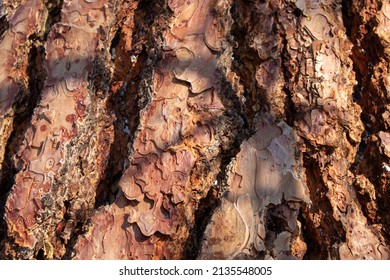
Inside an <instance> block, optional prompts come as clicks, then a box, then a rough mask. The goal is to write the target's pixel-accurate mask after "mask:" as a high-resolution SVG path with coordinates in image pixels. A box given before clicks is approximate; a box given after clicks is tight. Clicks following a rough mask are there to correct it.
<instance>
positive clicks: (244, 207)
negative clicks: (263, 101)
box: [200, 118, 310, 259]
mask: <svg viewBox="0 0 390 280" xmlns="http://www.w3.org/2000/svg"><path fill="white" fill-rule="evenodd" d="M259 123H260V126H259V127H258V131H257V133H256V134H255V135H254V136H252V137H251V138H250V139H249V140H247V141H246V142H244V143H243V144H242V146H241V150H240V152H239V153H238V155H237V158H236V160H235V162H234V163H233V168H232V171H231V174H230V175H229V179H228V183H229V192H228V194H227V195H226V197H224V198H223V201H222V205H221V207H220V208H219V209H218V210H217V211H216V213H215V214H214V215H213V217H212V220H211V222H210V224H209V225H208V226H207V229H206V232H205V237H204V238H205V240H204V242H203V246H202V251H201V253H200V258H201V259H213V258H220V259H232V258H247V257H251V255H252V254H254V252H255V251H257V252H263V253H266V254H267V250H276V251H277V250H280V251H283V252H289V251H290V253H289V256H290V257H291V250H290V249H289V248H290V246H291V243H292V241H291V240H290V238H284V239H281V238H278V239H276V240H274V243H273V247H274V248H272V247H271V246H270V244H269V243H270V242H269V240H268V241H266V238H269V235H270V233H269V232H274V233H273V234H275V233H279V232H278V230H277V229H274V228H270V227H269V226H267V223H270V221H267V220H266V219H267V217H268V216H269V215H271V216H272V215H275V214H272V210H271V209H272V208H274V207H275V206H276V207H279V208H280V207H282V208H283V207H284V208H283V210H282V211H279V212H278V213H279V214H278V219H280V220H282V221H283V222H284V223H286V224H287V225H288V226H287V227H286V230H288V234H290V235H291V234H294V235H295V236H296V235H298V231H299V230H298V228H297V225H296V224H297V213H296V211H295V210H294V209H293V208H290V207H289V206H288V203H289V202H294V203H309V202H310V200H309V196H308V189H307V187H306V185H305V181H304V178H301V177H300V174H302V167H301V162H300V161H299V159H298V160H297V159H296V158H295V154H296V152H297V147H296V142H297V138H296V136H295V135H294V133H293V132H292V128H291V127H289V126H288V125H287V124H285V123H280V124H278V125H272V123H270V122H269V121H268V120H267V119H266V118H264V119H262V120H260V122H259ZM222 213H223V214H222ZM280 213H283V214H280ZM235 221H236V222H235ZM280 223H281V222H280ZM221 232H224V233H225V232H227V233H228V234H227V236H228V238H226V239H225V238H223V236H221ZM267 232H268V234H267ZM283 232H284V231H283ZM267 236H268V237H267ZM266 243H267V244H266ZM286 248H287V249H286Z"/></svg>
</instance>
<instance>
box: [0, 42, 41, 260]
mask: <svg viewBox="0 0 390 280" xmlns="http://www.w3.org/2000/svg"><path fill="white" fill-rule="evenodd" d="M44 56H45V49H44V47H43V46H41V45H39V46H38V47H37V46H35V45H33V46H32V47H31V49H30V53H29V55H28V61H29V63H28V67H27V76H28V89H25V88H24V86H23V85H20V90H19V93H18V94H17V97H16V100H15V102H14V105H13V109H14V112H15V113H14V118H13V125H12V126H13V128H14V129H13V131H12V133H11V135H10V137H9V139H8V141H7V146H6V148H5V154H4V161H3V163H2V167H1V172H2V181H1V182H0V186H1V187H0V259H3V258H4V257H5V256H4V255H3V254H4V248H2V245H4V244H3V243H4V242H5V241H6V236H7V232H6V231H7V225H6V222H5V219H4V212H5V203H6V200H7V197H8V194H9V192H10V191H11V189H12V186H13V185H14V183H15V175H16V174H17V173H18V172H19V171H20V168H21V167H20V166H15V163H14V156H15V155H16V153H17V152H18V149H19V147H20V146H21V145H22V142H23V140H24V136H25V133H26V131H27V129H28V128H29V126H30V123H31V119H32V117H33V111H34V109H35V107H36V106H37V105H38V104H39V101H40V98H41V96H40V94H41V92H42V89H43V85H44V81H45V79H46V72H45V68H44V67H43V61H44Z"/></svg>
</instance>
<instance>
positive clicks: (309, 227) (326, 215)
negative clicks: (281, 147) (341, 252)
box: [298, 155, 346, 260]
mask: <svg viewBox="0 0 390 280" xmlns="http://www.w3.org/2000/svg"><path fill="white" fill-rule="evenodd" d="M304 167H305V169H306V178H307V186H308V188H309V191H310V200H311V202H312V203H311V204H310V205H306V206H305V207H303V208H301V211H300V213H299V215H298V220H299V221H300V222H301V224H302V228H303V230H302V234H303V238H304V240H305V242H306V245H307V251H306V253H305V255H304V258H303V259H307V260H326V259H328V258H329V257H330V258H332V259H338V256H337V255H335V254H336V252H334V250H333V249H332V248H333V246H334V244H340V243H342V242H345V240H346V233H345V230H344V228H343V225H342V223H341V222H340V221H336V220H335V218H334V217H333V210H332V206H331V204H330V202H329V199H328V198H327V196H326V194H327V192H328V190H327V187H326V186H325V183H324V182H323V180H322V175H321V174H320V168H319V166H318V163H317V162H316V160H314V159H312V158H310V157H309V156H308V155H305V159H304ZM309 216H311V217H310V218H309ZM313 220H316V221H317V224H314V223H313ZM323 232H325V233H326V235H325V234H323Z"/></svg>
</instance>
